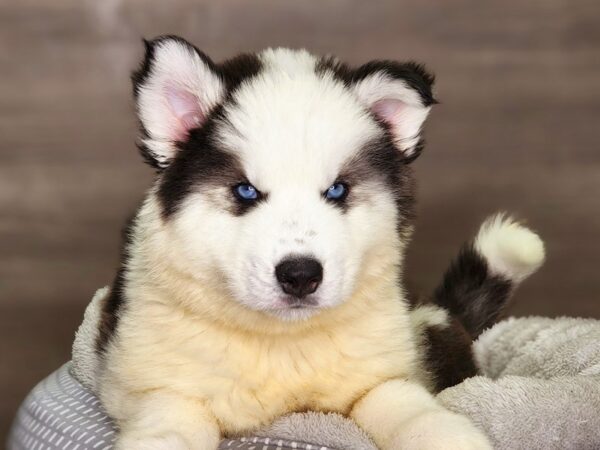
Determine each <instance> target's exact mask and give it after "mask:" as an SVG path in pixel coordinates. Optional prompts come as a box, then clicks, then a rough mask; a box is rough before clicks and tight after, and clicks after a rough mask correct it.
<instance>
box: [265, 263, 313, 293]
mask: <svg viewBox="0 0 600 450" xmlns="http://www.w3.org/2000/svg"><path fill="white" fill-rule="evenodd" d="M275 276H276V277H277V281H279V284H280V285H281V289H283V292H285V293H286V294H290V295H293V296H294V297H298V298H303V297H306V296H307V295H308V294H312V293H313V292H315V291H316V290H317V288H318V287H319V284H321V281H322V280H323V266H322V265H321V263H320V262H319V261H317V260H316V259H314V258H305V257H296V258H289V259H284V260H283V261H281V262H280V263H279V264H277V267H275Z"/></svg>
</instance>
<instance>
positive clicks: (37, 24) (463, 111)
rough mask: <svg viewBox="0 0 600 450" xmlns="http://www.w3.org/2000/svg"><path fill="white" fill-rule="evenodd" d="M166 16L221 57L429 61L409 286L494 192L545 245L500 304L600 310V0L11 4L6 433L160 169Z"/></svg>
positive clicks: (2, 153)
mask: <svg viewBox="0 0 600 450" xmlns="http://www.w3.org/2000/svg"><path fill="white" fill-rule="evenodd" d="M165 33H175V34H181V35H183V36H185V37H187V38H188V39H190V40H192V41H193V42H195V43H196V44H197V45H198V46H200V47H201V48H202V49H204V50H205V51H206V52H207V53H209V54H210V55H212V56H213V57H214V58H216V59H220V58H224V57H228V56H231V55H233V54H235V53H237V52H239V51H242V50H256V49H261V48H263V47H266V46H278V45H284V46H293V47H307V48H309V49H311V50H314V51H316V52H320V53H335V54H337V55H339V56H340V57H343V58H346V59H347V60H349V61H351V62H355V63H360V62H364V61H365V60H368V59H372V58H397V59H409V58H412V59H416V60H419V61H423V62H425V63H427V64H428V66H429V67H430V69H432V70H433V71H434V72H435V73H436V74H437V76H438V83H437V94H438V97H439V99H440V100H441V101H442V103H441V105H439V106H438V107H437V109H436V110H435V112H434V113H433V116H432V118H431V121H430V122H429V125H428V127H427V136H428V142H429V145H428V147H427V149H426V152H425V154H424V155H423V157H422V158H421V159H420V160H419V161H418V162H417V163H416V167H417V173H418V178H419V182H420V219H419V222H418V228H417V230H418V231H417V234H416V237H415V242H414V245H413V246H412V249H411V252H410V255H409V267H408V275H409V277H410V279H411V280H412V285H413V286H415V287H416V288H418V289H420V290H422V291H424V292H426V291H428V290H429V289H430V288H431V287H432V286H433V284H434V283H435V281H436V280H437V279H438V277H439V275H440V273H441V272H442V270H443V269H444V268H445V266H446V264H447V262H448V260H449V258H450V257H451V256H452V255H453V254H454V253H455V251H456V249H457V247H458V245H459V244H460V242H461V241H462V240H463V239H464V238H466V237H468V236H470V235H471V234H472V233H473V232H474V231H475V229H476V228H477V225H478V224H479V222H480V221H481V220H482V219H483V218H484V216H485V215H486V214H488V213H491V212H494V211H496V210H498V209H506V210H509V211H514V212H516V213H517V214H518V215H519V216H520V217H523V218H525V219H527V221H528V222H529V224H530V225H531V226H532V227H533V228H535V229H537V230H539V232H540V233H541V234H542V236H543V237H544V238H545V240H546V242H547V249H548V261H547V264H546V266H545V267H544V268H543V269H542V270H541V271H540V273H538V274H537V275H536V276H535V277H534V278H532V279H531V280H530V281H528V282H527V283H526V284H525V285H524V286H523V287H522V288H521V289H520V291H519V293H518V295H517V296H516V299H515V305H514V307H513V310H512V312H513V313H514V314H519V315H523V314H543V315H550V316H555V315H561V314H567V315H582V316H592V317H599V318H600V278H599V270H600V244H599V242H600V199H599V197H600V154H599V152H600V142H599V140H600V3H599V2H598V1H597V0H568V1H567V0H528V1H521V0H512V1H507V0H490V1H485V2H482V1H479V0H436V1H424V0H408V1H394V0H389V1H361V0H321V1H318V2H317V1H281V0H280V1H277V0H261V1H254V2H250V1H243V0H226V1H224V0H221V1H213V2H209V1H191V0H182V1H160V0H151V1H147V0H144V1H142V0H131V1H123V0H85V1H84V0H72V1H64V0H53V1H42V0H19V1H15V2H8V1H6V2H2V3H1V4H0V439H1V438H3V435H4V434H5V432H6V430H7V427H8V424H9V422H10V419H11V416H12V414H13V411H14V409H15V407H16V405H17V404H18V402H19V401H20V400H21V399H22V398H23V396H24V395H25V393H26V392H27V391H28V390H29V389H30V388H31V387H32V386H33V384H34V383H35V382H36V381H37V380H39V379H40V378H42V377H43V376H44V375H46V374H47V373H49V372H50V371H52V370H53V369H55V368H56V367H58V365H59V364H61V363H62V362H64V361H66V360H67V359H68V358H69V350H70V344H71V341H72V339H73V333H74V331H75V329H76V327H77V325H78V323H79V321H80V319H81V315H82V312H83V309H84V307H85V305H86V302H87V301H88V300H89V299H90V297H91V295H92V293H93V292H94V290H95V289H96V288H98V287H100V286H103V285H104V284H106V283H108V282H109V281H110V280H111V277H112V275H113V272H114V267H115V263H116V261H117V251H118V236H119V229H120V227H121V225H122V223H123V221H124V219H125V217H126V215H127V214H128V212H129V211H130V210H131V208H132V207H133V206H134V205H135V203H136V201H137V200H138V199H140V197H141V195H142V192H143V189H144V187H145V186H147V185H148V183H149V180H150V179H151V174H152V172H151V170H150V169H149V168H147V167H145V166H144V165H143V164H142V162H141V160H140V158H139V157H138V155H137V153H136V149H135V147H134V145H133V142H134V129H135V121H134V117H133V113H132V107H131V103H130V87H129V81H128V75H129V72H130V70H131V69H132V68H133V67H134V66H135V65H136V64H137V60H138V58H139V57H140V54H141V50H142V48H141V42H140V38H141V37H142V36H145V37H152V36H154V35H157V34H165ZM0 445H1V444H0Z"/></svg>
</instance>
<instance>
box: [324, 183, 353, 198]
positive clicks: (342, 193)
mask: <svg viewBox="0 0 600 450" xmlns="http://www.w3.org/2000/svg"><path fill="white" fill-rule="evenodd" d="M347 194H348V187H347V186H346V185H345V184H344V183H334V184H332V185H331V186H330V187H329V189H327V191H326V192H325V197H326V198H327V199H328V200H343V199H344V198H346V195H347Z"/></svg>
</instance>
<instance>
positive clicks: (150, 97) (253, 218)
mask: <svg viewBox="0 0 600 450" xmlns="http://www.w3.org/2000/svg"><path fill="white" fill-rule="evenodd" d="M431 82H432V79H431V77H430V76H428V75H427V74H426V73H425V72H424V71H423V70H422V69H421V68H420V67H418V66H415V65H413V64H397V63H389V62H373V63H370V64H367V65H365V66H362V67H361V68H358V69H356V70H351V69H349V68H348V67H346V66H344V65H342V64H340V63H338V62H336V61H333V60H325V59H318V58H315V57H314V56H312V55H310V54H308V53H306V52H304V51H291V50H284V49H278V50H267V51H264V52H262V53H260V54H258V55H242V56H240V57H238V58H235V59H233V60H230V61H227V62H225V63H223V64H221V65H215V64H214V63H213V62H212V61H210V60H209V59H208V58H207V57H206V56H205V55H203V54H202V53H200V52H199V51H198V50H197V49H195V48H194V47H192V46H191V45H190V44H188V43H186V42H185V41H182V40H180V39H175V38H161V39H158V40H155V41H152V42H149V43H148V45H147V54H146V60H145V62H144V63H143V65H142V68H141V69H140V71H139V72H138V73H136V74H135V75H134V83H135V92H136V99H137V106H138V112H139V115H140V120H141V123H142V125H143V140H142V143H143V145H142V151H143V152H144V154H145V156H146V158H147V159H148V160H149V161H150V162H151V163H152V164H153V165H154V166H155V167H157V168H158V169H159V170H160V175H159V178H158V180H157V188H156V196H157V199H158V204H159V205H160V208H161V216H162V219H163V227H164V230H165V231H166V232H165V233H162V236H164V237H163V239H166V240H168V242H165V243H163V244H164V245H163V247H165V246H167V247H168V248H169V258H170V261H171V262H172V264H173V265H174V266H176V268H177V269H178V270H180V271H183V272H185V273H186V274H187V275H189V276H191V277H193V278H196V279H197V280H198V281H199V282H203V281H206V278H207V277H210V278H212V280H213V281H214V279H215V278H218V279H222V280H224V283H225V284H226V286H227V289H228V291H229V292H230V294H231V297H232V298H233V299H235V300H236V301H237V302H239V303H240V304H242V305H244V306H245V307H247V308H250V309H253V310H259V311H263V312H265V313H266V314H269V315H272V316H276V317H278V318H281V319H284V320H293V319H301V318H308V317H310V316H311V315H313V314H315V313H316V312H318V310H319V309H321V308H331V307H334V306H336V305H338V304H340V303H342V302H343V301H344V300H345V299H347V298H348V297H349V296H350V295H351V294H352V292H353V291H354V290H355V289H356V288H357V283H358V282H359V280H360V274H363V273H369V272H371V273H378V271H379V272H381V271H382V269H383V268H387V269H391V270H395V267H394V266H395V265H397V264H398V263H399V261H400V246H401V242H400V238H401V236H402V231H404V230H405V228H406V227H407V226H408V224H407V220H408V219H409V216H410V212H411V206H412V194H411V190H410V178H409V173H408V168H407V167H406V164H407V162H409V161H410V160H412V159H414V157H416V156H417V155H418V152H419V150H420V146H421V140H420V135H419V133H420V130H421V125H422V123H423V121H424V119H425V117H426V115H427V112H428V110H429V107H430V105H431V104H432V103H433V98H432V97H431V90H430V87H431ZM390 255H392V256H390Z"/></svg>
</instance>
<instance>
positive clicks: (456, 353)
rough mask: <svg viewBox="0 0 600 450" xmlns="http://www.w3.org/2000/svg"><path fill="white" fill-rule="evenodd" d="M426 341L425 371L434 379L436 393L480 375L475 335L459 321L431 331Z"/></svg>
mask: <svg viewBox="0 0 600 450" xmlns="http://www.w3.org/2000/svg"><path fill="white" fill-rule="evenodd" d="M423 338H424V345H425V348H426V353H425V368H426V370H427V371H428V372H429V373H430V374H431V375H432V377H433V381H434V389H435V392H436V393H437V392H441V391H443V390H444V389H446V388H448V387H451V386H455V385H457V384H459V383H461V382H462V381H463V380H465V379H467V378H470V377H473V376H475V375H477V366H476V365H475V359H474V357H473V351H472V349H471V342H472V340H471V336H470V335H469V334H468V333H467V331H466V330H465V329H464V327H463V326H462V325H461V324H460V323H459V322H458V321H457V320H456V319H452V321H451V322H450V324H449V326H447V327H442V326H432V327H429V328H427V329H426V330H425V335H424V336H423Z"/></svg>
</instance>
